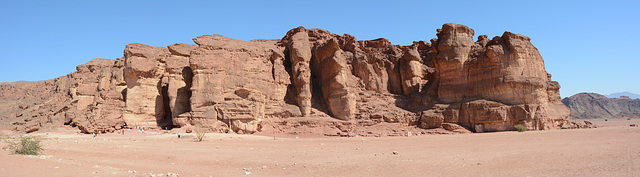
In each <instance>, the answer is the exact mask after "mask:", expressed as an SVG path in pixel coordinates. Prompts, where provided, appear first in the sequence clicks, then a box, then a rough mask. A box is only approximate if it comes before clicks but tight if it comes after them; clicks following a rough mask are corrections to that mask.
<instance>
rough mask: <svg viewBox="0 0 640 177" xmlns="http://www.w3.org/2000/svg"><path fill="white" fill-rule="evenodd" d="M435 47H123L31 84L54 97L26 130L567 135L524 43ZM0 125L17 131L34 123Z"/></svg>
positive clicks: (218, 40)
mask: <svg viewBox="0 0 640 177" xmlns="http://www.w3.org/2000/svg"><path fill="white" fill-rule="evenodd" d="M437 36H438V38H437V39H432V40H431V41H430V42H427V41H417V42H414V43H413V44H412V45H409V46H400V45H393V44H391V43H390V42H389V41H388V40H386V39H374V40H361V41H358V40H356V38H355V37H354V36H351V35H348V34H344V35H337V34H332V33H330V32H329V31H325V30H321V29H306V28H304V27H298V28H295V29H292V30H290V31H289V32H287V34H286V35H285V36H284V37H283V38H282V39H280V40H252V41H240V40H234V39H229V38H226V37H224V36H220V35H205V36H199V37H197V38H194V39H193V41H194V43H195V44H197V45H189V44H173V45H170V46H167V47H152V46H147V45H144V44H129V45H127V46H126V48H125V50H124V57H123V58H121V59H118V60H106V59H98V60H94V61H91V62H89V63H87V64H85V65H81V66H78V68H77V69H78V71H77V72H74V73H72V74H70V75H68V76H65V77H61V78H58V79H55V80H53V81H45V82H38V83H33V84H35V85H38V86H41V87H43V89H44V90H42V89H35V90H38V91H41V92H43V93H48V94H51V95H55V96H54V97H52V99H51V100H52V101H49V102H43V101H40V100H38V99H43V100H44V99H45V98H42V97H34V98H29V99H35V100H36V101H34V102H37V104H41V105H42V106H39V107H37V108H33V111H36V110H42V109H43V108H44V109H50V110H51V111H44V112H42V113H41V114H38V116H36V118H30V119H29V120H41V118H40V117H53V119H54V120H55V119H61V120H64V121H60V122H64V123H66V124H69V125H75V126H78V127H79V128H80V129H82V131H83V132H87V133H88V132H95V131H113V130H117V129H119V128H122V127H126V126H128V127H131V126H140V125H147V126H151V127H167V128H173V127H190V126H195V125H203V126H205V127H209V129H210V130H212V131H217V132H229V131H233V132H238V133H254V132H260V131H263V128H267V129H268V130H267V131H268V132H287V131H298V130H300V129H299V127H300V126H309V127H312V129H315V128H318V129H322V131H324V133H323V134H332V135H335V134H345V133H347V132H353V131H355V130H358V131H363V132H365V133H367V132H369V130H371V131H374V130H376V131H377V130H382V129H384V130H385V131H386V130H389V131H391V129H389V128H380V127H385V126H384V125H386V124H382V123H383V122H386V123H393V124H395V125H399V126H401V127H402V126H404V127H409V126H410V127H414V128H415V127H420V128H423V129H422V130H420V131H427V129H437V130H438V131H451V132H466V131H467V129H468V130H472V131H475V132H483V131H504V130H515V128H514V125H517V124H522V125H525V126H527V127H528V128H529V129H532V130H541V129H551V128H557V127H560V126H563V125H566V124H568V119H569V110H568V109H567V108H566V106H564V105H563V104H562V103H561V102H560V96H559V93H558V90H559V88H560V85H559V84H558V83H557V82H555V81H551V75H550V74H548V73H547V72H546V71H545V69H544V61H543V59H542V57H541V56H540V54H539V52H538V50H537V49H536V48H535V47H534V46H533V45H532V44H531V42H530V39H529V38H528V37H525V36H522V35H519V34H514V33H511V32H505V33H504V34H503V35H502V36H496V37H494V38H492V39H489V38H488V37H487V36H485V35H481V36H479V37H478V40H477V41H476V42H474V41H473V36H474V31H473V29H471V28H469V27H467V26H464V25H459V24H444V25H443V27H442V29H438V30H437ZM5 85H7V86H2V85H0V89H5V90H14V91H15V90H16V89H18V87H14V86H13V85H15V84H13V85H12V84H5ZM20 89H23V90H28V89H25V88H20ZM32 90H33V89H32ZM27 93H29V92H27ZM5 100H6V99H5ZM54 101H55V102H56V103H64V104H61V105H58V104H56V103H53V102H54ZM23 107H29V105H26V106H23ZM31 107H32V106H31ZM16 110H17V109H16ZM11 111H13V110H11ZM17 112H21V113H23V115H24V113H29V112H30V111H25V110H24V109H22V110H17ZM4 115H5V117H6V119H7V120H12V121H14V122H13V123H15V124H16V127H18V126H20V127H22V128H19V129H22V130H23V131H35V130H34V129H35V128H34V127H36V128H37V127H41V126H42V124H43V123H42V122H38V121H25V122H20V121H17V122H15V121H16V120H19V118H18V117H19V116H18V115H19V114H18V113H16V114H4ZM61 115H65V116H61ZM57 117H63V118H57ZM24 120H27V119H24ZM30 122H38V123H37V124H36V123H30ZM51 122H55V121H51ZM311 122H312V123H311ZM18 124H19V125H18ZM44 124H55V123H46V122H45V123H44ZM292 126H293V127H292ZM374 127H377V128H374ZM327 131H337V132H327ZM373 134H376V133H373ZM379 134H384V133H379Z"/></svg>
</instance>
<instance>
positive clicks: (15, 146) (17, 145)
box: [9, 136, 43, 155]
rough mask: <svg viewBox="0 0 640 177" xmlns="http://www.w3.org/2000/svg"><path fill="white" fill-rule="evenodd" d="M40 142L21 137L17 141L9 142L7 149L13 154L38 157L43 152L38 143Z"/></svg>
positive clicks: (36, 138)
mask: <svg viewBox="0 0 640 177" xmlns="http://www.w3.org/2000/svg"><path fill="white" fill-rule="evenodd" d="M41 141H42V140H41V139H40V138H38V137H34V136H21V137H20V138H18V141H14V142H9V149H11V150H12V151H13V152H12V153H13V154H22V155H38V154H40V152H41V151H42V150H43V149H42V145H40V142H41Z"/></svg>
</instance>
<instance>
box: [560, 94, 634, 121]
mask: <svg viewBox="0 0 640 177" xmlns="http://www.w3.org/2000/svg"><path fill="white" fill-rule="evenodd" d="M562 103H564V104H565V105H566V106H567V107H569V109H570V110H571V118H572V119H594V118H629V117H640V99H631V98H629V97H626V96H623V97H620V98H607V97H605V96H603V95H600V94H597V93H578V94H575V95H573V96H571V97H567V98H564V99H562Z"/></svg>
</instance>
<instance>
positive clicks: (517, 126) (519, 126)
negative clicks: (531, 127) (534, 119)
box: [514, 124, 527, 132]
mask: <svg viewBox="0 0 640 177" xmlns="http://www.w3.org/2000/svg"><path fill="white" fill-rule="evenodd" d="M514 127H515V128H516V130H518V131H519V132H525V131H527V127H525V126H524V125H520V124H518V125H516V126H514Z"/></svg>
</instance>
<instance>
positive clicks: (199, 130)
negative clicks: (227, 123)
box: [195, 124, 208, 142]
mask: <svg viewBox="0 0 640 177" xmlns="http://www.w3.org/2000/svg"><path fill="white" fill-rule="evenodd" d="M207 130H208V128H207V127H205V126H203V125H202V124H200V125H196V128H195V132H196V138H197V139H198V142H200V141H202V140H204V135H205V134H206V133H207Z"/></svg>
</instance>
